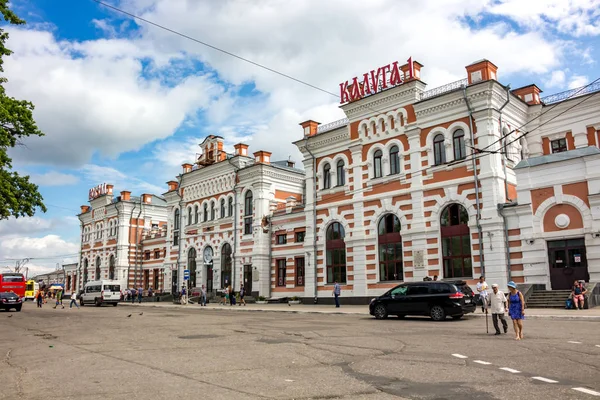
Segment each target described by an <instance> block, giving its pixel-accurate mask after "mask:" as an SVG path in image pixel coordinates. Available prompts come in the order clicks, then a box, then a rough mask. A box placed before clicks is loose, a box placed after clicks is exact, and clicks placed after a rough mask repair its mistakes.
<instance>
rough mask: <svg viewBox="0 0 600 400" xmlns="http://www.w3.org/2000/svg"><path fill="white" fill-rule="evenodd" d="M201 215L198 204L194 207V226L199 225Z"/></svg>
mask: <svg viewBox="0 0 600 400" xmlns="http://www.w3.org/2000/svg"><path fill="white" fill-rule="evenodd" d="M198 214H199V210H198V204H196V205H195V206H194V224H197V223H198V218H200V216H199V215H198Z"/></svg>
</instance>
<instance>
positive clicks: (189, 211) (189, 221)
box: [187, 207, 193, 225]
mask: <svg viewBox="0 0 600 400" xmlns="http://www.w3.org/2000/svg"><path fill="white" fill-rule="evenodd" d="M187 211H188V213H187V214H188V215H187V224H188V225H191V224H192V221H193V219H192V207H188V209H187Z"/></svg>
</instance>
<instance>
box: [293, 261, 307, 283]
mask: <svg viewBox="0 0 600 400" xmlns="http://www.w3.org/2000/svg"><path fill="white" fill-rule="evenodd" d="M300 260H302V262H301V263H299V261H300ZM294 270H295V272H296V276H295V278H294V281H295V282H294V283H295V285H296V286H304V282H305V279H304V278H305V274H306V260H305V259H304V257H295V258H294Z"/></svg>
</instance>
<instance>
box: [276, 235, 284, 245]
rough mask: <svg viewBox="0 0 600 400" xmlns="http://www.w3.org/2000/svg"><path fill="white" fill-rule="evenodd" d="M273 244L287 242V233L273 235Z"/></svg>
mask: <svg viewBox="0 0 600 400" xmlns="http://www.w3.org/2000/svg"><path fill="white" fill-rule="evenodd" d="M275 244H287V233H280V234H277V235H275Z"/></svg>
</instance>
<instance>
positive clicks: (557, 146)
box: [550, 138, 568, 153]
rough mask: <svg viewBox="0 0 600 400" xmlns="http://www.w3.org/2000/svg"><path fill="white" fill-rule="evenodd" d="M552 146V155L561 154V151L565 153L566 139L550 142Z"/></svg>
mask: <svg viewBox="0 0 600 400" xmlns="http://www.w3.org/2000/svg"><path fill="white" fill-rule="evenodd" d="M550 144H551V145H552V153H562V152H563V151H567V150H568V149H567V139H565V138H562V139H556V140H553V141H551V142H550Z"/></svg>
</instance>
